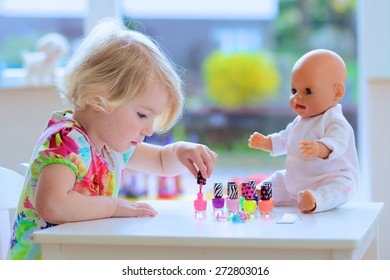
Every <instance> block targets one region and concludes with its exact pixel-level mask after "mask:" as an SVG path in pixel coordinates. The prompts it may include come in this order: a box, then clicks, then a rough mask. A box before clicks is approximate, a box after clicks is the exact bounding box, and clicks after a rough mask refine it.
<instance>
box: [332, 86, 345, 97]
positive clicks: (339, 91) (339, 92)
mask: <svg viewBox="0 0 390 280" xmlns="http://www.w3.org/2000/svg"><path fill="white" fill-rule="evenodd" d="M334 92H335V100H336V101H340V100H341V99H342V98H343V97H344V93H345V86H344V84H343V83H341V82H338V83H336V85H335V86H334Z"/></svg>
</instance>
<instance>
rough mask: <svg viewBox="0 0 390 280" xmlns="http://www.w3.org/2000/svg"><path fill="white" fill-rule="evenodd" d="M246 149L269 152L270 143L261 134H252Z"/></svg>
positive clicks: (270, 148) (269, 140)
mask: <svg viewBox="0 0 390 280" xmlns="http://www.w3.org/2000/svg"><path fill="white" fill-rule="evenodd" d="M248 147H249V148H254V149H261V150H264V151H268V152H270V151H272V142H271V139H269V138H268V137H265V136H264V135H263V134H261V133H258V132H254V133H253V134H252V135H251V136H250V137H249V139H248Z"/></svg>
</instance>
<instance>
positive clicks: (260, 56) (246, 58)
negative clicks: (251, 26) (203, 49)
mask: <svg viewBox="0 0 390 280" xmlns="http://www.w3.org/2000/svg"><path fill="white" fill-rule="evenodd" d="M203 78H204V82H205V87H206V91H207V94H208V95H209V97H210V99H211V100H212V101H213V102H215V104H216V105H217V106H220V107H225V108H241V107H245V106H249V105H251V104H255V103H258V102H261V101H264V100H265V99H267V98H271V97H273V96H275V95H276V94H277V90H278V88H279V84H280V74H279V70H278V68H277V65H276V63H275V62H274V60H273V59H272V57H271V56H270V55H268V54H267V53H266V52H235V53H223V52H221V51H215V52H213V53H211V54H210V55H209V56H208V57H207V58H206V59H205V61H204V63H203Z"/></svg>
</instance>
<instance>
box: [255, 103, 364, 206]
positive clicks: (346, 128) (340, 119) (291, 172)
mask: <svg viewBox="0 0 390 280" xmlns="http://www.w3.org/2000/svg"><path fill="white" fill-rule="evenodd" d="M269 137H270V138H271V140H272V152H271V155H272V156H279V155H285V154H286V155H287V156H286V166H285V168H286V169H284V170H279V171H277V172H275V173H274V174H272V176H271V177H270V178H268V179H266V180H265V181H270V182H271V183H272V192H273V197H274V199H275V203H276V204H279V205H294V204H295V205H296V204H297V202H298V198H299V197H300V196H301V195H302V194H303V191H304V190H309V191H310V192H311V193H312V195H313V196H314V198H315V200H316V204H317V207H316V209H315V211H314V212H321V211H326V210H329V209H332V208H335V207H337V206H339V205H341V204H343V203H345V202H347V201H348V200H349V199H350V198H351V197H352V195H353V194H354V192H356V190H357V185H358V173H359V165H358V159H357V152H356V146H355V136H354V131H353V129H352V127H351V125H350V124H349V123H348V121H347V120H346V119H345V117H344V115H343V113H342V107H341V105H340V104H338V105H336V106H335V107H332V108H330V109H329V110H327V111H326V112H325V113H323V114H321V115H319V116H315V117H312V118H304V119H302V118H301V117H300V116H297V117H296V118H295V119H294V120H293V122H291V123H290V124H289V125H288V126H287V128H286V129H285V130H283V131H280V132H279V133H274V134H271V135H269ZM303 140H305V141H319V142H321V143H323V144H325V145H326V146H327V147H328V148H329V149H330V150H332V152H331V153H330V155H329V157H328V158H327V159H320V158H308V159H305V158H304V157H303V156H302V154H301V151H300V149H299V146H300V144H299V142H300V141H303ZM260 185H261V184H259V185H258V188H260Z"/></svg>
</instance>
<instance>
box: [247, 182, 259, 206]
mask: <svg viewBox="0 0 390 280" xmlns="http://www.w3.org/2000/svg"><path fill="white" fill-rule="evenodd" d="M248 184H249V185H250V186H252V187H253V189H254V190H256V181H255V180H249V181H248ZM255 201H256V204H257V203H258V202H259V196H258V195H257V194H256V191H255Z"/></svg>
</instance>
